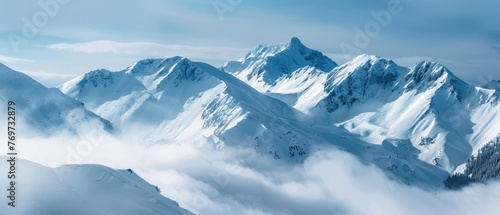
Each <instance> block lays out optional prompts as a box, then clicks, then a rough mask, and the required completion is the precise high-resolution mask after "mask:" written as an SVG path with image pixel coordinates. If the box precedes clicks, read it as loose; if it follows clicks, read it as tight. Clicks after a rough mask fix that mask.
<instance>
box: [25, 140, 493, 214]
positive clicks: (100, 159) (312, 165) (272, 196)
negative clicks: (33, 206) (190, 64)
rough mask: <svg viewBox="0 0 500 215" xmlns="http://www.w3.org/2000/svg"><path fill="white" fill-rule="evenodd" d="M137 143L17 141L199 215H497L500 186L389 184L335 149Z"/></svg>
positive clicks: (39, 155) (43, 159)
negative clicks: (279, 150) (281, 153)
mask: <svg viewBox="0 0 500 215" xmlns="http://www.w3.org/2000/svg"><path fill="white" fill-rule="evenodd" d="M125 136H127V135H125ZM92 137H94V138H92ZM95 137H96V138H95ZM138 142H140V138H137V137H130V136H129V137H123V138H115V137H108V136H99V135H97V136H96V135H92V136H90V137H89V138H79V139H76V138H72V137H60V138H51V139H24V140H20V141H19V143H20V144H21V148H20V152H21V154H22V157H23V158H25V159H28V160H32V161H36V162H39V163H42V164H45V165H49V166H58V165H60V164H64V163H68V162H70V163H99V164H104V165H107V166H110V167H112V168H118V169H126V168H131V169H134V170H135V171H136V172H137V173H138V174H139V175H140V176H142V177H143V178H145V179H146V180H147V181H148V182H150V183H152V184H155V185H158V186H159V187H160V188H161V190H162V191H163V194H164V195H165V196H167V197H169V198H171V199H173V200H176V201H178V202H179V204H180V205H181V207H184V208H187V209H189V210H191V211H192V212H194V213H196V214H204V215H225V214H227V215H232V214H242V215H247V214H248V215H256V214H257V215H260V214H262V215H264V214H265V215H277V214H278V215H280V214H282V215H308V214H349V215H351V214H352V215H358V214H370V215H371V214H384V215H385V214H410V215H411V214H415V215H417V214H418V215H420V214H494V213H495V211H496V206H497V203H498V202H499V201H500V183H494V184H490V185H475V186H472V187H469V188H466V189H464V190H462V191H458V192H455V191H453V192H452V191H443V190H439V191H424V190H422V189H420V188H416V187H411V186H406V185H402V184H399V183H396V182H393V181H391V180H389V179H387V177H386V176H385V175H384V173H383V172H382V171H381V170H380V169H379V168H377V167H375V166H366V165H364V164H361V163H360V162H359V161H358V160H357V158H355V157H354V156H352V155H350V154H348V153H346V152H341V151H337V150H333V149H332V150H324V151H320V152H317V153H314V154H312V155H310V157H309V158H308V159H307V160H306V161H305V162H304V163H303V164H297V165H291V164H286V163H282V162H280V161H275V160H272V159H268V158H266V157H262V156H261V155H256V154H254V153H253V151H252V150H247V149H242V148H231V147H226V148H224V149H223V150H220V149H215V148H213V147H211V146H210V145H199V144H191V143H178V144H165V145H153V146H149V147H146V146H144V145H143V144H137V143H138ZM86 144H91V145H86Z"/></svg>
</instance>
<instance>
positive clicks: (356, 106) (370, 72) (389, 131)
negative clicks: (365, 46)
mask: <svg viewBox="0 0 500 215" xmlns="http://www.w3.org/2000/svg"><path fill="white" fill-rule="evenodd" d="M321 93H322V95H321V96H320V97H323V99H322V100H321V101H320V102H319V103H317V104H316V105H314V104H313V105H310V106H309V108H310V109H309V110H304V111H307V112H313V113H314V114H316V115H317V116H318V117H319V118H325V116H326V118H327V119H328V120H327V122H325V123H329V124H332V122H333V123H334V124H336V125H339V126H341V127H344V128H346V129H347V130H349V131H350V132H352V133H355V134H359V135H360V136H362V137H363V139H364V140H366V141H368V142H371V143H374V144H382V143H383V141H384V140H386V139H392V138H397V139H408V140H410V141H411V143H412V145H413V146H414V147H415V148H417V149H418V150H419V151H420V153H419V159H420V160H422V161H425V162H427V163H430V164H434V165H437V166H440V167H443V168H444V169H446V170H447V171H449V172H451V171H453V170H454V168H456V167H457V166H458V165H460V164H462V163H464V162H465V161H466V160H467V159H468V158H469V157H470V156H471V154H472V152H473V150H475V149H477V145H478V144H482V143H484V142H487V141H484V139H485V138H486V139H488V138H492V137H493V136H495V135H496V134H497V133H498V130H497V129H498V127H496V126H495V125H493V124H492V121H494V120H495V119H498V116H497V115H498V113H499V111H500V110H499V109H498V107H497V106H496V104H497V101H496V95H495V93H494V92H493V91H489V90H484V89H481V88H475V87H473V86H470V85H468V84H467V83H465V82H463V81H462V80H460V79H459V78H457V77H456V76H455V75H453V73H451V72H450V71H449V70H448V69H446V68H445V67H444V66H442V65H440V64H437V63H433V62H420V63H418V64H417V65H416V66H414V67H412V68H409V69H407V68H402V67H399V66H397V65H396V64H395V63H394V62H392V61H389V60H385V59H382V58H379V57H376V56H367V55H362V56H359V57H357V58H356V59H354V60H353V61H351V62H348V63H346V64H345V65H342V66H339V67H337V68H336V69H334V70H333V71H332V72H331V73H330V75H329V78H328V80H327V81H326V82H325V84H324V91H323V92H321ZM304 99H307V98H304ZM299 101H300V98H299ZM484 109H487V110H488V112H485V111H484ZM488 117H489V118H490V119H488Z"/></svg>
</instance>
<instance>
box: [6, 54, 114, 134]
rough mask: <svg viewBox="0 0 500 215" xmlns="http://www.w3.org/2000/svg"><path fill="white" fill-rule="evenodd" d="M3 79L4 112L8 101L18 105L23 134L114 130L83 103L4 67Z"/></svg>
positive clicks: (19, 123) (106, 121)
mask: <svg viewBox="0 0 500 215" xmlns="http://www.w3.org/2000/svg"><path fill="white" fill-rule="evenodd" d="M0 77H1V79H0V101H1V103H2V105H1V106H0V111H1V112H2V113H5V110H6V104H7V102H8V101H14V102H15V103H16V105H15V107H16V109H17V111H18V115H17V116H18V119H17V120H18V125H19V126H18V127H19V129H20V130H21V133H23V135H52V134H54V133H56V132H61V131H65V130H66V131H70V132H75V133H76V132H77V131H79V130H80V129H82V128H84V127H89V126H91V127H93V128H95V127H97V128H100V129H105V130H107V131H113V130H114V128H113V126H112V125H111V123H110V122H109V121H108V120H105V119H102V118H100V117H99V116H97V115H95V114H94V113H92V112H90V111H88V110H87V109H86V108H85V107H84V106H83V105H82V104H81V103H80V102H77V101H75V100H73V99H71V98H69V97H68V96H66V95H64V94H62V93H61V92H60V91H59V90H57V89H48V88H46V87H44V86H43V85H41V84H39V83H38V82H36V81H35V80H33V79H32V78H30V77H28V76H27V75H24V74H22V73H20V72H17V71H14V70H12V69H10V68H8V67H7V66H5V65H3V64H0Z"/></svg>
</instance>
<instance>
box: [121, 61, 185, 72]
mask: <svg viewBox="0 0 500 215" xmlns="http://www.w3.org/2000/svg"><path fill="white" fill-rule="evenodd" d="M182 60H187V59H186V58H184V57H181V56H175V57H171V58H148V59H143V60H140V61H137V63H135V64H134V65H132V66H131V67H129V68H128V70H129V73H132V74H139V73H140V74H142V75H151V73H152V72H156V71H158V70H159V69H161V68H162V67H171V66H173V65H174V64H176V63H178V62H180V61H182ZM145 73H146V74H145Z"/></svg>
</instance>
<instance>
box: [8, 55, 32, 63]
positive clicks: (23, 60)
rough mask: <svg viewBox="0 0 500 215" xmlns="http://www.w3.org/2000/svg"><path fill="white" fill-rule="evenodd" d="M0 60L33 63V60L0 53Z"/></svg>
mask: <svg viewBox="0 0 500 215" xmlns="http://www.w3.org/2000/svg"><path fill="white" fill-rule="evenodd" d="M0 62H3V63H33V62H34V61H32V60H28V59H23V58H15V57H7V56H2V55H0Z"/></svg>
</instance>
